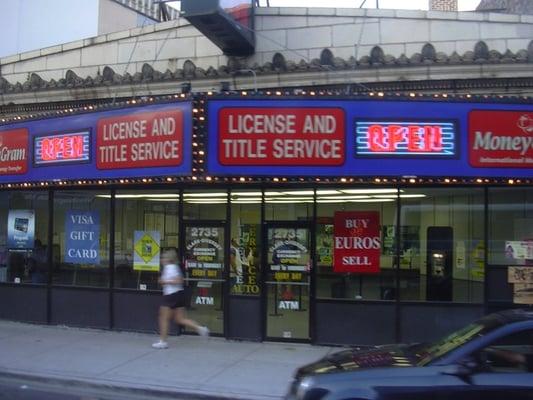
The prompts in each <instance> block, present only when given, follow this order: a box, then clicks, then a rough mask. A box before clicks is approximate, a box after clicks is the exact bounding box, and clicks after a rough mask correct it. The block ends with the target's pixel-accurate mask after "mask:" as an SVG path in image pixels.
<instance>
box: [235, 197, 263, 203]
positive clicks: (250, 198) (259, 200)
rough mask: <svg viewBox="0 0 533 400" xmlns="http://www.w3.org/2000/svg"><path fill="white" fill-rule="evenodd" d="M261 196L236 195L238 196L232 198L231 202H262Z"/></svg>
mask: <svg viewBox="0 0 533 400" xmlns="http://www.w3.org/2000/svg"><path fill="white" fill-rule="evenodd" d="M261 200H262V199H261V197H236V198H231V202H232V203H236V202H238V201H253V202H255V201H258V202H261Z"/></svg>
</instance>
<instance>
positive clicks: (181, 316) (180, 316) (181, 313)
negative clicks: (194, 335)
mask: <svg viewBox="0 0 533 400" xmlns="http://www.w3.org/2000/svg"><path fill="white" fill-rule="evenodd" d="M174 321H175V322H176V324H178V325H183V326H186V327H188V328H191V329H194V330H195V331H196V332H198V333H199V332H200V325H198V323H197V322H196V321H193V320H192V319H188V318H187V311H185V307H178V308H176V310H175V311H174Z"/></svg>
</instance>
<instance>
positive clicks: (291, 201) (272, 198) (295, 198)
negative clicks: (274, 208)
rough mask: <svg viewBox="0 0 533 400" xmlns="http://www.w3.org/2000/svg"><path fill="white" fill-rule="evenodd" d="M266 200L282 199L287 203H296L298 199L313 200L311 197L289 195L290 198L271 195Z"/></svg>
mask: <svg viewBox="0 0 533 400" xmlns="http://www.w3.org/2000/svg"><path fill="white" fill-rule="evenodd" d="M267 200H284V201H287V202H289V203H297V202H299V201H305V200H311V201H312V200H313V198H312V197H290V198H287V197H271V198H269V199H267Z"/></svg>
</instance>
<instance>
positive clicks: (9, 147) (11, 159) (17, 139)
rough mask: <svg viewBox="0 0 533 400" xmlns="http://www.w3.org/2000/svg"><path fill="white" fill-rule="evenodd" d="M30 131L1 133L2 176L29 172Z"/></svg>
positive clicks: (0, 172)
mask: <svg viewBox="0 0 533 400" xmlns="http://www.w3.org/2000/svg"><path fill="white" fill-rule="evenodd" d="M28 158H29V151H28V130H27V129H13V130H8V131H3V132H0V175H20V174H25V173H26V171H27V170H28Z"/></svg>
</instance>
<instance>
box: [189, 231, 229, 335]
mask: <svg viewBox="0 0 533 400" xmlns="http://www.w3.org/2000/svg"><path fill="white" fill-rule="evenodd" d="M225 236H226V235H225V228H224V225H223V224H220V223H208V222H202V223H194V224H193V223H189V224H185V235H184V238H185V244H184V248H183V257H184V270H185V282H186V284H187V285H188V286H189V287H191V289H192V290H191V292H192V298H191V307H190V309H189V310H188V311H189V316H190V317H191V318H192V319H194V320H196V321H197V322H198V323H199V324H200V325H205V326H207V327H208V328H209V329H210V330H211V332H212V333H217V334H223V333H224V317H223V309H224V284H225V276H226V274H225V260H226V252H225V248H226V246H225Z"/></svg>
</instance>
